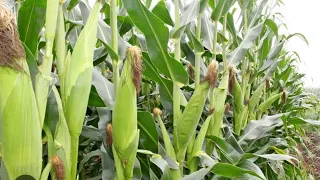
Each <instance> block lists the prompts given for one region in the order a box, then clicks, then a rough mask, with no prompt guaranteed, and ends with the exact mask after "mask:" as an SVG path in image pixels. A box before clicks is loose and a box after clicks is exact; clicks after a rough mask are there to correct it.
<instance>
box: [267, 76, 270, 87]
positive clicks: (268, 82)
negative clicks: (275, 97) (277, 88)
mask: <svg viewBox="0 0 320 180" xmlns="http://www.w3.org/2000/svg"><path fill="white" fill-rule="evenodd" d="M266 89H270V78H266Z"/></svg>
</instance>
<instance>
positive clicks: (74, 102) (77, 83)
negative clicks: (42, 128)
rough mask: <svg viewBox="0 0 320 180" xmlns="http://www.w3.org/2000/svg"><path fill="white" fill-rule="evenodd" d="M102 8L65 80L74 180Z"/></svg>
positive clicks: (79, 45)
mask: <svg viewBox="0 0 320 180" xmlns="http://www.w3.org/2000/svg"><path fill="white" fill-rule="evenodd" d="M100 6H101V3H100V2H99V1H98V2H96V4H95V5H94V7H93V9H92V11H91V13H90V15H89V17H88V20H87V22H86V24H85V26H84V28H83V29H82V31H81V33H80V35H79V37H78V40H77V43H76V44H75V47H74V49H73V53H72V55H71V57H70V55H67V57H66V60H65V66H64V68H65V69H64V72H63V74H64V76H63V78H62V79H61V94H62V103H63V108H64V112H65V117H66V119H67V124H68V128H69V131H70V136H71V148H72V152H71V164H72V166H71V179H76V171H77V160H78V143H79V142H78V141H79V135H80V133H81V130H82V125H83V122H84V118H85V113H86V110H87V104H88V100H89V93H90V89H91V81H92V69H93V52H94V48H95V46H96V41H97V39H96V35H97V26H98V15H99V10H100ZM62 53H63V52H62Z"/></svg>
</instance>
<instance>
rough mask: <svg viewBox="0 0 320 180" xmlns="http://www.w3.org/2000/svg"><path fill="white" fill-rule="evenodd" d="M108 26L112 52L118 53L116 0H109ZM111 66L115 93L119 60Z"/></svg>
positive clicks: (115, 60) (114, 60) (114, 61)
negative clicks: (109, 27)
mask: <svg viewBox="0 0 320 180" xmlns="http://www.w3.org/2000/svg"><path fill="white" fill-rule="evenodd" d="M110 26H111V41H112V49H113V51H114V52H116V53H118V24H117V0H111V9H110ZM112 66H113V84H114V87H115V91H114V92H115V93H116V92H117V89H118V85H119V58H117V59H116V58H113V59H112Z"/></svg>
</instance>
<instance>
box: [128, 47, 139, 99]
mask: <svg viewBox="0 0 320 180" xmlns="http://www.w3.org/2000/svg"><path fill="white" fill-rule="evenodd" d="M127 56H130V58H131V59H132V61H131V67H132V81H133V84H134V86H135V87H136V90H137V94H139V93H140V90H141V87H140V84H141V77H142V58H141V49H140V48H139V47H138V46H132V47H129V48H128V49H127Z"/></svg>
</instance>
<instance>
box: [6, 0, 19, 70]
mask: <svg viewBox="0 0 320 180" xmlns="http://www.w3.org/2000/svg"><path fill="white" fill-rule="evenodd" d="M23 58H25V51H24V48H23V46H22V45H21V42H20V39H19V33H18V31H17V25H16V24H15V16H14V14H13V12H11V10H10V8H9V7H8V6H7V5H6V4H5V3H4V2H3V1H2V0H0V66H5V67H10V68H12V69H15V70H19V71H22V69H23V68H22V66H21V62H20V61H21V59H23Z"/></svg>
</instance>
